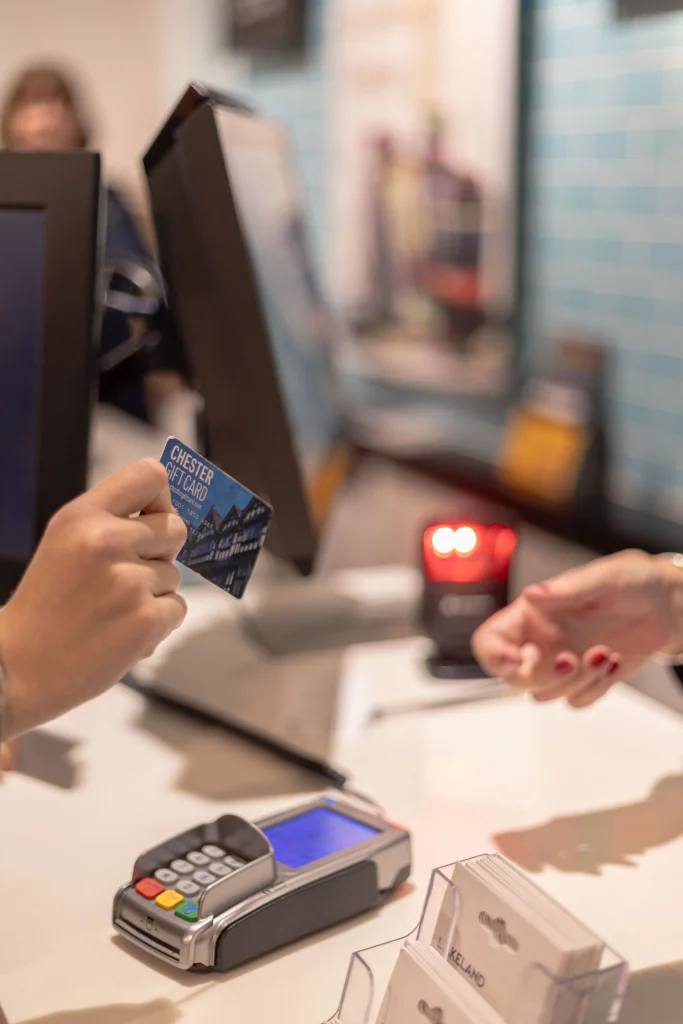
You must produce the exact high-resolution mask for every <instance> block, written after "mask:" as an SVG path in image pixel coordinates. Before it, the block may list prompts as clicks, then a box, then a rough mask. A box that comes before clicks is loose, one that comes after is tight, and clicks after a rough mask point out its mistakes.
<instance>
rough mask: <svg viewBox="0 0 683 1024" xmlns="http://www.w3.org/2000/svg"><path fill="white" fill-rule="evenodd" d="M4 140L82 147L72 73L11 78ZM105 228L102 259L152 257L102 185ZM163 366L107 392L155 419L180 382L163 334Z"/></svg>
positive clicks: (109, 342) (121, 319) (114, 324)
mask: <svg viewBox="0 0 683 1024" xmlns="http://www.w3.org/2000/svg"><path fill="white" fill-rule="evenodd" d="M0 133H1V135H2V144H3V145H4V146H5V147H6V148H7V149H10V150H15V151H24V152H25V151H36V150H65V149H85V148H88V147H89V146H90V145H91V144H92V133H91V128H90V124H89V120H88V117H87V114H86V109H85V106H84V103H83V100H82V98H81V94H80V92H79V90H78V89H77V87H76V85H75V83H74V82H73V81H72V80H71V78H70V76H69V75H68V74H67V73H65V72H64V71H62V70H61V69H60V68H58V67H56V66H51V65H34V66H31V67H28V68H26V69H25V70H24V71H22V72H21V73H20V74H19V75H18V77H17V78H16V79H15V81H14V84H13V85H12V86H11V88H10V90H9V93H8V96H7V99H6V101H5V104H4V107H3V110H2V114H1V116H0ZM105 194H106V206H107V208H106V215H107V231H106V239H105V250H104V258H105V261H111V260H115V259H129V260H140V261H142V262H145V263H149V261H150V253H149V251H148V248H147V246H146V245H145V242H144V241H143V238H142V234H141V232H140V230H139V229H138V226H137V224H136V222H135V218H134V217H133V215H132V213H131V211H130V209H129V208H128V206H127V205H126V203H125V201H124V199H123V197H122V195H121V194H120V192H119V191H118V190H116V189H114V188H112V187H111V186H109V187H108V188H107V189H106V193H105ZM128 336H129V329H128V324H127V321H126V318H125V316H123V315H122V314H119V313H115V312H112V311H111V310H109V311H107V315H106V316H105V318H104V323H103V330H102V338H101V352H102V354H105V353H107V352H111V351H112V350H113V349H115V348H116V347H117V346H119V345H121V344H122V343H123V342H124V341H126V340H127V338H128ZM161 347H162V351H161V357H160V363H161V368H160V370H159V371H158V372H155V373H153V374H148V375H147V377H146V378H145V379H142V378H141V377H138V378H137V379H132V380H131V381H130V382H128V381H127V382H126V384H125V385H123V386H120V387H119V388H118V389H117V390H116V392H115V393H114V394H113V395H111V396H108V397H109V400H110V401H111V402H112V403H113V404H115V405H117V406H118V407H119V408H121V409H122V410H123V411H125V412H127V413H129V414H131V415H133V416H136V417H138V418H139V419H142V420H149V419H153V418H154V405H155V399H159V398H163V396H164V394H165V393H167V391H168V390H171V391H172V390H174V389H175V388H176V387H178V386H179V378H178V376H177V375H176V374H175V372H174V370H175V366H176V360H175V358H173V356H172V354H171V352H170V351H169V350H170V343H169V341H168V339H162V345H161Z"/></svg>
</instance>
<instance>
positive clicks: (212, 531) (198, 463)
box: [161, 437, 273, 597]
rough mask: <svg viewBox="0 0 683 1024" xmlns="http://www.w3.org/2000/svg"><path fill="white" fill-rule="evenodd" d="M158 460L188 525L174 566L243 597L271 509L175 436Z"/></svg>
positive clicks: (260, 546)
mask: <svg viewBox="0 0 683 1024" xmlns="http://www.w3.org/2000/svg"><path fill="white" fill-rule="evenodd" d="M161 461H162V463H163V464H164V466H165V467H166V472H167V473H168V482H169V484H170V487H171V501H172V502H173V507H174V509H175V510H176V512H177V513H178V515H179V516H180V518H181V519H182V520H183V522H184V523H185V525H186V526H187V541H186V542H185V545H184V547H183V549H182V551H181V552H180V554H179V555H178V561H179V562H181V563H182V565H186V566H187V567H188V569H192V570H193V571H194V572H196V573H199V575H200V576H203V577H204V579H207V580H209V581H210V582H211V583H215V584H216V586H217V587H220V588H221V589H222V590H226V591H227V592H228V594H232V596H233V597H242V595H243V594H244V591H245V589H246V586H247V583H248V582H249V578H250V576H251V574H252V572H253V571H254V565H255V563H256V559H257V558H258V555H259V551H260V550H261V548H262V547H263V542H264V541H265V539H266V533H267V531H268V527H269V526H270V521H271V519H272V518H273V509H272V506H271V505H269V504H268V502H267V501H263V499H262V498H259V497H258V496H257V495H256V494H253V493H252V491H250V490H248V489H247V488H246V487H243V486H242V484H240V483H238V482H237V480H233V478H232V477H231V476H228V474H227V473H224V472H223V471H222V470H221V469H219V468H218V466H214V465H213V463H211V462H209V461H208V459H205V458H203V456H201V455H198V454H197V452H195V451H193V450H192V448H190V447H189V446H188V445H186V444H183V442H182V441H179V440H178V439H177V438H176V437H169V439H168V441H167V442H166V447H165V448H164V452H163V455H162V456H161Z"/></svg>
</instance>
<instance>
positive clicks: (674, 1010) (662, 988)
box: [619, 960, 683, 1024]
mask: <svg viewBox="0 0 683 1024" xmlns="http://www.w3.org/2000/svg"><path fill="white" fill-rule="evenodd" d="M682 1006H683V960H679V961H677V962H676V963H671V964H662V965H661V966H659V967H650V968H648V969H647V970H645V971H634V973H633V974H632V975H631V983H630V985H629V988H628V992H627V993H626V999H625V1000H624V1006H623V1009H622V1011H621V1016H620V1017H619V1024H650V1022H651V1021H656V1024H680V1020H681V1007H682Z"/></svg>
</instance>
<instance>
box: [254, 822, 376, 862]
mask: <svg viewBox="0 0 683 1024" xmlns="http://www.w3.org/2000/svg"><path fill="white" fill-rule="evenodd" d="M264 835H265V837H266V839H268V841H269V842H270V843H271V845H272V847H273V850H274V852H275V860H276V861H277V862H278V864H282V865H283V866H284V867H286V868H291V869H292V870H294V871H296V870H297V869H298V868H304V867H306V866H307V865H308V864H313V863H314V862H315V861H317V860H322V859H323V857H331V856H332V854H335V853H341V852H342V851H343V850H348V849H349V848H350V847H352V846H357V845H358V844H359V843H364V842H366V841H367V840H368V839H372V838H374V836H377V835H379V829H376V828H371V827H370V826H369V825H364V824H363V822H361V821H356V820H355V819H354V818H349V817H347V816H346V815H345V814H340V813H339V811H335V810H333V809H332V808H331V807H315V808H313V810H310V811H306V812H305V813H304V814H300V815H298V816H297V817H296V818H289V819H288V820H287V821H281V822H280V823H279V824H278V825H272V826H271V827H270V828H266V829H264Z"/></svg>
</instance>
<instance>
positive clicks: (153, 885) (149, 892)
mask: <svg viewBox="0 0 683 1024" xmlns="http://www.w3.org/2000/svg"><path fill="white" fill-rule="evenodd" d="M164 889H165V886H163V885H161V883H160V882H155V880H154V879H153V878H141V879H140V881H139V882H136V884H135V891H136V892H139V893H140V895H141V896H144V897H145V899H146V900H155V899H156V898H157V896H158V895H159V893H162V892H163V891H164Z"/></svg>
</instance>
